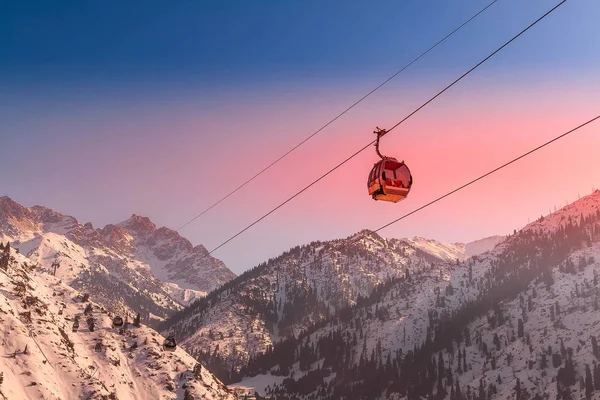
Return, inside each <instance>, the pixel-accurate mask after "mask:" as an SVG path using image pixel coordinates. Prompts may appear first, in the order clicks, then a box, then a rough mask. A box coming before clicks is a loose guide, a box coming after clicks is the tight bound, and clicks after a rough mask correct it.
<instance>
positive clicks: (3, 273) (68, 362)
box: [0, 250, 233, 400]
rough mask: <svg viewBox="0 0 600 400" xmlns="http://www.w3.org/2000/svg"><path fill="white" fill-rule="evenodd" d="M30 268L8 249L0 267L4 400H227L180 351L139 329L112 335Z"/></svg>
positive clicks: (107, 319) (101, 314) (73, 297)
mask: <svg viewBox="0 0 600 400" xmlns="http://www.w3.org/2000/svg"><path fill="white" fill-rule="evenodd" d="M0 253H2V254H4V251H3V250H0ZM33 265H34V264H33V263H32V262H31V261H30V260H28V259H27V258H26V257H24V256H23V255H20V254H17V253H16V252H15V251H14V250H11V260H10V262H9V266H8V268H3V267H0V337H1V338H2V349H3V357H2V358H0V372H2V373H3V375H4V382H3V383H2V385H0V390H1V392H2V395H3V396H4V398H6V399H10V400H13V399H19V400H20V399H42V398H43V399H62V400H70V399H73V400H74V399H100V398H103V399H104V398H118V399H120V400H124V399H157V400H158V399H183V397H184V392H186V391H187V393H188V395H189V396H193V397H192V398H197V399H200V398H203V399H213V400H218V399H233V396H232V395H231V394H230V393H229V391H228V389H227V388H226V387H225V386H224V385H223V384H222V383H220V382H219V381H218V380H216V379H215V378H214V376H213V375H212V374H210V373H209V372H208V371H207V370H206V369H205V368H201V370H200V371H199V374H194V372H193V371H194V367H195V365H196V361H195V360H194V359H193V358H192V357H190V356H189V355H188V354H187V353H185V352H184V351H183V350H182V349H181V348H178V349H176V351H175V352H172V353H170V352H165V351H163V349H162V341H163V337H161V336H160V335H159V334H158V333H156V332H155V331H154V330H152V329H150V328H148V327H146V326H144V325H141V326H140V327H134V326H133V325H129V327H128V328H127V329H126V330H125V331H124V332H123V333H122V334H121V333H119V332H118V331H117V330H115V329H113V328H112V327H111V321H112V319H111V318H112V316H111V314H109V313H108V312H107V311H106V310H105V309H104V308H102V307H101V306H99V305H98V304H95V303H92V302H89V301H88V302H82V301H81V300H82V299H81V293H79V292H77V291H75V290H74V289H72V288H71V287H69V286H67V285H65V284H64V283H61V282H60V280H59V279H58V278H56V277H53V276H51V275H48V274H47V273H45V272H43V271H41V270H40V269H38V268H36V267H34V266H33ZM88 306H91V307H92V312H91V313H90V314H89V315H84V310H85V309H86V307H88ZM76 317H80V327H79V329H78V330H77V332H74V331H73V329H72V328H73V324H74V319H75V318H76ZM89 318H93V320H94V323H95V326H94V329H93V331H91V330H90V328H89V325H88V324H87V320H88V319H89ZM98 343H101V348H96V346H97V345H98ZM111 395H113V396H116V397H110V396H111Z"/></svg>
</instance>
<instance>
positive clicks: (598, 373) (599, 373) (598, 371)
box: [594, 364, 600, 390]
mask: <svg viewBox="0 0 600 400" xmlns="http://www.w3.org/2000/svg"><path fill="white" fill-rule="evenodd" d="M594 389H595V390H600V364H594Z"/></svg>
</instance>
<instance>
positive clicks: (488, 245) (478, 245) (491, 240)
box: [465, 236, 506, 257]
mask: <svg viewBox="0 0 600 400" xmlns="http://www.w3.org/2000/svg"><path fill="white" fill-rule="evenodd" d="M504 239H506V236H490V237H486V238H483V239H479V240H475V241H473V242H469V243H467V244H466V245H465V254H466V255H467V256H469V257H472V256H477V255H479V254H483V253H485V252H486V251H490V250H492V249H493V248H494V247H496V246H497V245H498V243H500V242H502V241H503V240H504Z"/></svg>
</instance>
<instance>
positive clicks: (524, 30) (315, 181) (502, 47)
mask: <svg viewBox="0 0 600 400" xmlns="http://www.w3.org/2000/svg"><path fill="white" fill-rule="evenodd" d="M566 1H567V0H562V1H561V2H560V3H558V4H557V5H555V6H554V7H552V8H551V9H550V10H549V11H547V12H546V13H544V14H543V15H542V16H541V17H539V18H538V19H536V20H535V21H534V22H532V23H531V24H529V25H528V26H527V27H526V28H524V29H523V30H522V31H520V32H519V33H517V34H516V35H515V36H513V37H512V38H511V39H510V40H508V41H507V42H505V43H504V44H503V45H502V46H500V47H499V48H498V49H496V50H494V51H493V52H492V53H491V54H490V55H488V56H487V57H485V58H484V59H483V60H481V61H480V62H478V63H477V64H476V65H475V66H474V67H472V68H471V69H469V70H468V71H467V72H465V73H464V74H462V75H461V76H460V77H458V78H457V79H455V80H454V81H453V82H452V83H450V84H449V85H447V86H446V87H445V88H443V89H442V90H440V91H439V92H438V93H437V94H435V95H434V96H433V97H431V98H430V99H429V100H427V101H426V102H425V103H423V104H422V105H421V106H419V107H418V108H417V109H415V110H414V111H413V112H411V113H410V114H408V115H407V116H406V117H404V118H403V119H401V120H400V121H399V122H398V123H396V124H395V125H393V126H392V127H391V128H390V129H387V132H390V131H392V130H394V129H396V128H397V127H398V126H400V125H401V124H402V123H404V122H405V121H406V120H408V119H409V118H410V117H412V116H413V115H415V114H416V113H417V112H419V111H420V110H422V109H423V108H424V107H425V106H427V105H428V104H430V103H431V102H432V101H433V100H435V99H436V98H438V97H439V96H440V95H442V94H443V93H444V92H446V91H447V90H448V89H450V88H451V87H452V86H454V85H455V84H457V83H458V82H460V81H461V80H462V79H464V78H465V77H466V76H468V75H469V74H471V73H472V72H473V71H475V70H476V69H477V68H479V67H480V66H481V65H482V64H484V63H485V62H486V61H488V60H489V59H490V58H492V57H493V56H494V55H496V54H498V53H499V52H500V51H501V50H502V49H504V48H505V47H506V46H508V45H509V44H510V43H512V42H513V41H515V40H516V39H517V38H518V37H520V36H521V35H523V34H524V33H525V32H527V31H528V30H530V29H531V28H532V27H534V26H535V25H536V24H537V23H538V22H540V21H542V20H543V19H544V18H546V17H547V16H548V15H550V14H551V13H552V12H554V11H555V10H556V9H558V8H559V7H560V6H561V5H563V4H564V3H565V2H566ZM376 141H377V139H374V140H372V141H371V142H369V143H367V144H366V145H365V146H364V147H362V148H361V149H359V150H358V151H356V152H355V153H353V154H352V155H350V156H349V157H347V158H346V159H344V160H343V161H342V162H340V163H339V164H337V165H336V166H335V167H333V168H331V169H330V170H329V171H327V172H326V173H324V174H323V175H321V176H320V177H319V178H317V179H316V180H314V181H313V182H311V183H310V184H308V185H307V186H305V187H304V188H303V189H301V190H300V191H298V192H296V193H295V194H294V195H292V196H291V197H289V198H288V199H287V200H285V201H283V202H282V203H281V204H279V205H278V206H276V207H275V208H273V209H271V210H270V211H269V212H267V213H266V214H264V215H263V216H261V217H260V218H258V219H257V220H255V221H254V222H252V223H251V224H250V225H248V226H246V227H245V228H243V229H242V230H240V231H239V232H237V233H236V234H235V235H233V236H231V237H230V238H229V239H227V240H225V241H224V242H222V243H221V244H219V245H218V246H217V247H215V248H213V249H212V250H210V251H209V252H208V253H207V254H206V255H205V257H208V256H209V255H211V254H213V253H214V252H215V251H217V250H218V249H220V248H221V247H223V246H225V245H226V244H227V243H229V242H231V241H232V240H233V239H235V238H237V237H238V236H240V235H241V234H243V233H244V232H246V231H247V230H248V229H250V228H252V227H253V226H254V225H256V224H258V223H259V222H261V221H262V220H263V219H265V218H267V217H268V216H269V215H271V214H273V213H274V212H275V211H277V210H278V209H280V208H281V207H283V206H284V205H286V204H287V203H289V202H290V201H292V200H293V199H295V198H296V197H298V196H299V195H300V194H302V193H304V192H305V191H306V190H308V189H309V188H311V187H312V186H314V185H315V184H317V183H318V182H319V181H321V180H322V179H324V178H326V177H327V176H328V175H330V174H331V173H332V172H334V171H335V170H337V169H338V168H340V167H341V166H342V165H344V164H346V163H347V162H348V161H350V160H351V159H353V158H354V157H356V156H357V155H358V154H360V153H361V152H363V151H364V150H366V149H367V148H368V147H370V146H371V145H373V144H375V142H376Z"/></svg>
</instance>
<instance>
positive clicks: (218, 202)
mask: <svg viewBox="0 0 600 400" xmlns="http://www.w3.org/2000/svg"><path fill="white" fill-rule="evenodd" d="M497 1H498V0H493V1H492V2H491V3H489V4H487V5H486V6H485V7H483V8H482V9H481V10H479V11H478V12H477V13H476V14H474V15H473V16H472V17H471V18H469V19H468V20H466V21H465V22H463V23H462V24H460V25H459V26H458V27H456V28H455V29H454V30H453V31H452V32H450V33H448V34H447V35H446V36H444V37H443V38H442V39H440V40H438V41H437V42H436V43H435V44H434V45H432V46H430V47H429V48H428V49H427V50H425V51H424V52H422V53H421V54H419V55H418V56H417V57H416V58H414V59H413V60H412V61H411V62H409V63H408V64H406V65H405V66H403V67H402V68H400V69H399V70H398V71H396V72H395V73H394V74H393V75H391V76H390V77H389V78H387V79H386V80H385V81H383V82H382V83H380V84H379V85H378V86H376V87H375V88H374V89H372V90H371V91H370V92H368V93H367V94H365V95H364V96H363V97H361V98H360V99H358V100H356V101H355V102H354V103H352V105H351V106H349V107H348V108H346V109H345V110H344V111H342V112H341V113H339V114H337V115H336V116H335V117H334V118H333V119H331V120H330V121H329V122H327V123H326V124H325V125H323V126H322V127H320V128H319V129H318V130H316V131H315V132H313V133H312V134H311V135H309V136H307V137H306V138H304V139H303V140H302V141H301V142H299V143H298V144H297V145H295V146H294V147H292V148H291V149H289V150H288V151H286V152H285V153H283V155H281V156H280V157H279V158H277V159H276V160H275V161H273V162H271V163H270V164H269V165H267V166H266V167H264V168H263V169H262V170H260V171H258V172H257V173H256V174H254V175H253V176H252V177H250V178H249V179H248V180H246V181H245V182H243V183H242V184H240V185H239V186H238V187H236V188H235V189H233V190H232V191H231V192H229V193H228V194H226V195H225V196H223V197H222V198H221V199H219V200H217V201H216V202H215V203H213V204H212V205H211V206H209V207H208V208H206V209H205V210H204V211H202V212H201V213H200V214H198V215H196V216H195V217H194V218H192V219H191V220H189V221H188V222H186V223H185V224H183V225H182V226H181V227H179V228H178V229H177V230H176V232H179V231H180V230H182V229H183V228H185V227H186V226H188V225H189V224H191V223H192V222H194V221H195V220H197V219H198V218H200V217H201V216H203V215H204V214H206V213H207V212H209V211H210V210H212V209H213V208H215V207H216V206H218V205H219V204H221V203H222V202H223V201H225V200H226V199H228V198H229V197H230V196H232V195H233V194H234V193H236V192H237V191H239V190H240V189H242V188H243V187H244V186H246V185H248V184H249V183H250V182H252V181H253V180H254V179H256V178H258V177H259V176H260V175H262V174H263V173H265V172H266V171H267V170H269V169H270V168H271V167H272V166H274V165H275V164H277V163H278V162H279V161H281V160H283V159H284V158H285V157H287V156H288V155H289V154H291V153H292V152H294V151H295V150H296V149H298V148H299V147H300V146H302V145H303V144H304V143H306V142H308V141H309V140H310V139H312V138H313V137H315V136H316V135H317V134H319V133H320V132H321V131H323V130H324V129H325V128H327V127H328V126H329V125H331V124H333V123H334V122H335V121H337V120H338V119H340V118H341V117H342V116H344V115H345V114H346V113H347V112H348V111H350V110H352V109H353V108H354V107H356V106H357V105H358V104H360V103H361V102H362V101H363V100H366V99H367V97H369V96H371V95H372V94H373V93H375V92H376V91H378V90H379V89H381V87H383V86H384V85H385V84H387V83H388V82H389V81H391V80H392V79H394V78H395V77H396V76H398V75H399V74H400V73H402V72H403V71H404V70H406V69H407V68H409V67H410V66H411V65H413V64H414V63H416V62H417V61H419V60H420V59H421V58H423V57H425V56H426V55H427V54H428V53H429V52H430V51H432V50H434V49H435V48H436V47H438V46H439V45H440V44H442V43H443V42H445V41H446V40H447V39H449V38H450V37H451V36H452V35H454V34H455V33H456V32H458V31H459V30H461V29H462V28H463V27H465V26H466V25H467V24H469V22H471V21H473V20H474V19H475V18H477V17H478V16H479V15H480V14H482V13H483V12H485V11H486V10H487V9H488V8H490V7H491V6H492V5H494V3H496V2H497Z"/></svg>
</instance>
